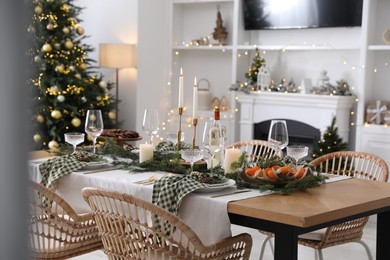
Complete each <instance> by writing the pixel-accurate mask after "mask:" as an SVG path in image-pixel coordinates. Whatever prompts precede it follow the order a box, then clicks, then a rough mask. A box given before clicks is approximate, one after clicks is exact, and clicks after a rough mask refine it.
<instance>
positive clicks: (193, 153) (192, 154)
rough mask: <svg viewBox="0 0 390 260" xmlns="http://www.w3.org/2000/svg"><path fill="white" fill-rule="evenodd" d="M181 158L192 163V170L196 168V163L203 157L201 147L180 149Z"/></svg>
mask: <svg viewBox="0 0 390 260" xmlns="http://www.w3.org/2000/svg"><path fill="white" fill-rule="evenodd" d="M180 154H181V158H183V159H184V160H186V161H187V162H189V163H190V164H191V171H192V170H193V169H194V163H195V162H197V161H199V160H200V159H202V158H203V151H202V150H201V149H184V150H181V151H180Z"/></svg>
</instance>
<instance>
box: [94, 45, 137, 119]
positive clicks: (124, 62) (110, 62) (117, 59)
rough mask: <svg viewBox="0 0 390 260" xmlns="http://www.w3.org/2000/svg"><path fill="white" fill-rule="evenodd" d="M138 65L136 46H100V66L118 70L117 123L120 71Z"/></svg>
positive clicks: (116, 82) (116, 80)
mask: <svg viewBox="0 0 390 260" xmlns="http://www.w3.org/2000/svg"><path fill="white" fill-rule="evenodd" d="M136 64H137V52H136V47H135V45H134V44H124V43H101V44H99V66H100V67H101V68H114V69H115V70H116V79H115V84H116V92H115V98H116V114H115V115H116V122H117V123H118V101H119V85H118V84H119V80H118V76H119V69H121V68H135V67H136Z"/></svg>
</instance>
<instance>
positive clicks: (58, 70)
mask: <svg viewBox="0 0 390 260" xmlns="http://www.w3.org/2000/svg"><path fill="white" fill-rule="evenodd" d="M54 70H55V71H56V72H58V73H63V72H64V65H62V64H60V65H57V66H56V67H55V69H54Z"/></svg>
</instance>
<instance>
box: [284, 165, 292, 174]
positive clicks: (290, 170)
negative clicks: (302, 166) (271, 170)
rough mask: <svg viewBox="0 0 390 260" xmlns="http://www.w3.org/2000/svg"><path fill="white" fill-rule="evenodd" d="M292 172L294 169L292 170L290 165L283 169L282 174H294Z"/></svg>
mask: <svg viewBox="0 0 390 260" xmlns="http://www.w3.org/2000/svg"><path fill="white" fill-rule="evenodd" d="M292 171H293V170H292V168H291V166H290V165H285V166H283V167H282V173H283V174H284V175H286V174H287V173H289V172H292Z"/></svg>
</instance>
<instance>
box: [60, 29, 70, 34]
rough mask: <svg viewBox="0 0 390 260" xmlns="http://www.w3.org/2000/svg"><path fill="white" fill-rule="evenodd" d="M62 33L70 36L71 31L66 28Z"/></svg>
mask: <svg viewBox="0 0 390 260" xmlns="http://www.w3.org/2000/svg"><path fill="white" fill-rule="evenodd" d="M62 32H63V33H65V34H69V33H70V30H69V28H68V27H64V29H62Z"/></svg>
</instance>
